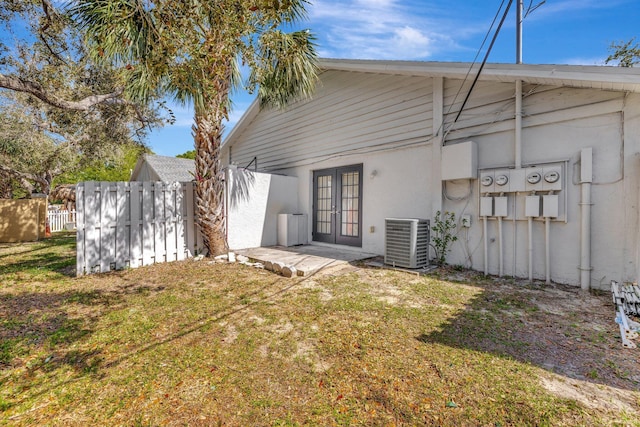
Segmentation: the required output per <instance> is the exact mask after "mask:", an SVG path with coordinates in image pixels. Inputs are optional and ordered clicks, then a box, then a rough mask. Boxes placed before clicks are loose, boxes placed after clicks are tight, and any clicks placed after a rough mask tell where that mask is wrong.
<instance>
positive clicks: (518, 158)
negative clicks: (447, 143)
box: [512, 79, 531, 277]
mask: <svg viewBox="0 0 640 427" xmlns="http://www.w3.org/2000/svg"><path fill="white" fill-rule="evenodd" d="M515 96H516V117H515V138H514V139H515V150H514V151H515V168H516V169H520V168H522V80H520V79H518V80H516V94H515ZM517 197H518V193H515V194H514V195H513V204H514V209H513V221H512V223H513V276H514V277H515V275H516V262H517V259H518V252H517V248H518V242H517V236H518V225H517V223H516V212H517V211H516V209H515V204H516V199H517ZM529 275H531V273H529Z"/></svg>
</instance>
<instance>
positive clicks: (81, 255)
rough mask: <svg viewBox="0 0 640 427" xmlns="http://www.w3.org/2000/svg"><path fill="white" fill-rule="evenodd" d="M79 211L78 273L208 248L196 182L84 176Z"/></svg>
mask: <svg viewBox="0 0 640 427" xmlns="http://www.w3.org/2000/svg"><path fill="white" fill-rule="evenodd" d="M76 211H77V221H76V225H77V230H78V232H77V242H78V245H77V274H78V276H80V275H83V274H90V273H97V272H105V271H110V270H120V269H123V268H136V267H140V266H143V265H150V264H154V263H159V262H169V261H177V260H182V259H185V258H188V257H191V256H194V255H195V254H197V253H199V252H201V251H202V248H203V244H202V238H201V236H200V233H199V232H198V229H197V228H198V227H197V225H196V223H195V185H194V184H193V183H191V182H188V183H179V182H176V183H162V182H94V181H90V182H82V183H80V184H78V185H77V187H76Z"/></svg>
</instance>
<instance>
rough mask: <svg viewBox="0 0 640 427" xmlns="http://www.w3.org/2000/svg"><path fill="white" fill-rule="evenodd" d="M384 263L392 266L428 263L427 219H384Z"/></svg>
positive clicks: (417, 265) (412, 266)
mask: <svg viewBox="0 0 640 427" xmlns="http://www.w3.org/2000/svg"><path fill="white" fill-rule="evenodd" d="M384 240H385V245H384V263H385V264H389V265H392V266H394V267H405V268H421V267H426V266H427V265H429V220H428V219H417V218H387V219H385V235H384Z"/></svg>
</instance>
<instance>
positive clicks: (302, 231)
mask: <svg viewBox="0 0 640 427" xmlns="http://www.w3.org/2000/svg"><path fill="white" fill-rule="evenodd" d="M278 244H279V245H280V246H296V245H306V244H307V215H305V214H278Z"/></svg>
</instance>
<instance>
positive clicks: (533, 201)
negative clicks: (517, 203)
mask: <svg viewBox="0 0 640 427" xmlns="http://www.w3.org/2000/svg"><path fill="white" fill-rule="evenodd" d="M524 216H526V217H539V216H540V196H527V197H526V198H525V199H524Z"/></svg>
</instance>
